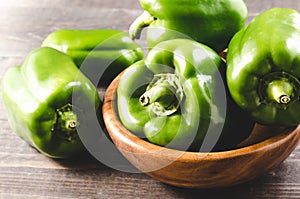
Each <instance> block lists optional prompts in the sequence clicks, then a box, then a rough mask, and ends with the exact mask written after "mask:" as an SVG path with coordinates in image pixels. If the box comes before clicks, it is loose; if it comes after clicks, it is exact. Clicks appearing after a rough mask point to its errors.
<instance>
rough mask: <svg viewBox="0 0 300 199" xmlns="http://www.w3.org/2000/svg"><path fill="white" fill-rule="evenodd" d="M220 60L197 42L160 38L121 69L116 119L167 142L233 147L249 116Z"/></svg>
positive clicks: (244, 131) (208, 147)
mask: <svg viewBox="0 0 300 199" xmlns="http://www.w3.org/2000/svg"><path fill="white" fill-rule="evenodd" d="M224 66H225V65H224V63H223V62H222V60H221V58H220V57H219V56H218V54H217V53H216V52H215V51H213V50H212V49H210V48H208V47H207V46H205V45H203V44H200V43H198V42H195V41H192V40H188V39H174V40H168V41H164V42H161V43H160V44H158V45H157V46H155V47H154V48H153V49H152V50H151V51H150V52H149V54H148V55H147V57H146V59H145V61H139V62H136V63H135V64H133V65H131V66H130V67H128V68H127V69H126V70H125V72H124V74H123V75H122V77H121V79H120V82H119V85H118V89H117V96H118V97H117V105H118V113H119V116H120V120H121V122H122V123H123V125H124V126H125V127H126V128H127V129H129V130H130V131H132V132H134V133H135V134H136V135H139V136H141V137H146V138H147V139H148V140H149V141H150V142H152V143H155V144H158V145H161V146H167V147H169V148H175V149H181V150H185V149H187V150H192V151H196V150H200V151H210V150H211V149H212V148H213V150H223V149H228V148H231V147H234V146H235V145H237V143H239V142H240V141H241V140H243V139H244V138H246V137H247V136H248V135H249V133H250V132H251V130H252V127H253V122H251V120H249V117H247V116H245V115H244V113H243V112H242V111H241V109H239V108H238V107H237V106H236V105H235V104H233V103H232V100H231V99H230V96H229V95H228V93H227V89H226V86H225V82H224V76H225V74H224ZM219 136H220V139H219V140H218V138H219ZM204 140H205V141H204ZM217 140H218V142H217ZM216 142H217V143H216ZM202 143H204V145H202ZM201 145H202V146H201Z"/></svg>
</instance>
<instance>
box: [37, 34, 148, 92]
mask: <svg viewBox="0 0 300 199" xmlns="http://www.w3.org/2000/svg"><path fill="white" fill-rule="evenodd" d="M42 46H48V47H52V48H55V49H57V50H59V51H62V52H64V53H66V54H67V55H69V56H70V57H71V58H72V59H73V60H74V62H75V63H76V65H77V66H78V67H79V68H80V69H81V71H82V72H83V73H84V74H85V75H86V76H87V77H88V78H89V79H90V80H91V81H92V82H93V83H94V84H95V85H97V86H104V87H106V86H107V85H108V84H109V83H110V82H111V81H112V80H113V78H114V77H115V76H116V75H117V74H119V73H120V72H121V71H122V70H124V69H125V68H126V67H128V66H130V65H131V64H133V63H134V62H136V61H138V60H141V59H142V58H143V57H144V51H143V48H142V47H141V46H140V45H139V44H137V43H136V42H134V41H132V40H131V39H130V37H129V34H128V33H126V32H124V31H121V30H113V29H92V30H57V31H54V32H52V33H51V34H49V35H48V37H47V38H46V39H45V40H44V41H43V43H42ZM100 77H101V78H102V79H100V80H99V78H100Z"/></svg>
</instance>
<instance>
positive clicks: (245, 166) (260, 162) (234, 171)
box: [103, 74, 300, 188]
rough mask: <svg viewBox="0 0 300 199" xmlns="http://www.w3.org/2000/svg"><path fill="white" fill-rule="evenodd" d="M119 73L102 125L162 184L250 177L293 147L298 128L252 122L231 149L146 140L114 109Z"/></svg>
mask: <svg viewBox="0 0 300 199" xmlns="http://www.w3.org/2000/svg"><path fill="white" fill-rule="evenodd" d="M120 76H121V74H120V75H119V76H118V77H117V78H116V79H115V80H114V81H113V82H112V83H111V85H110V86H109V88H108V89H107V92H106V96H105V102H104V105H103V117H104V122H105V125H106V128H107V130H108V133H109V135H110V137H111V138H112V140H113V142H114V144H115V146H116V147H117V148H118V149H119V150H120V152H121V153H122V154H123V155H124V157H125V158H127V159H128V160H129V162H131V163H132V164H133V165H134V166H135V167H136V168H138V169H139V170H140V171H142V172H144V173H146V174H147V175H149V176H151V177H153V178H154V179H157V180H159V181H161V182H164V183H166V184H170V185H173V186H178V187H189V188H218V187H226V186H232V185H236V184H239V183H243V182H246V181H249V180H251V179H253V178H255V177H257V176H260V175H261V174H263V173H265V172H266V171H268V170H270V169H272V168H274V167H276V166H277V165H278V164H280V163H281V162H282V161H283V160H285V159H286V158H287V157H288V156H289V155H290V153H291V152H292V151H293V150H294V149H295V147H296V146H297V145H298V142H299V139H300V126H298V127H294V128H271V127H265V126H260V125H256V126H255V128H254V129H253V132H252V133H251V135H250V137H249V138H248V139H247V140H245V141H244V142H243V143H241V144H240V145H239V146H238V147H237V148H236V149H233V150H229V151H224V152H211V153H199V152H184V151H178V150H173V149H168V148H164V147H160V146H157V145H154V144H151V143H149V142H147V141H145V140H143V139H140V138H138V137H137V136H135V135H134V134H132V133H131V132H129V131H128V130H127V129H126V128H125V127H124V126H122V124H121V122H120V121H119V118H118V114H117V111H116V108H115V104H116V88H117V85H118V82H119V78H120Z"/></svg>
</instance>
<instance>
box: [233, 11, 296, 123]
mask: <svg viewBox="0 0 300 199" xmlns="http://www.w3.org/2000/svg"><path fill="white" fill-rule="evenodd" d="M227 65H228V70H227V81H228V86H229V90H230V93H231V95H232V97H233V99H234V100H235V102H236V103H237V104H238V105H239V106H240V107H242V108H243V109H244V110H246V111H247V112H249V113H250V114H251V116H252V117H253V118H255V120H256V121H258V122H259V123H262V124H267V125H283V126H293V125H297V124H300V112H299V110H300V99H299V96H300V14H299V13H298V12H297V11H295V10H293V9H289V8H272V9H270V10H267V11H265V12H263V13H261V14H260V15H258V16H256V17H255V18H254V19H253V20H252V21H251V22H250V23H249V25H248V27H245V28H244V29H243V30H241V31H240V32H238V33H237V34H236V35H235V36H234V38H233V39H232V41H231V42H230V45H229V48H228V54H227Z"/></svg>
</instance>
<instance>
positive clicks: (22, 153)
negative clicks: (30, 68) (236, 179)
mask: <svg viewBox="0 0 300 199" xmlns="http://www.w3.org/2000/svg"><path fill="white" fill-rule="evenodd" d="M245 2H246V4H247V6H248V9H249V20H250V19H252V18H253V16H255V15H257V14H258V13H260V12H262V11H264V10H266V9H268V8H271V7H291V8H295V9H297V10H298V11H300V3H299V1H297V0H286V1H282V0H265V1H261V0H245ZM141 12H142V10H141V8H140V5H139V3H138V0H84V1H82V0H13V1H6V0H2V1H0V81H1V79H2V76H3V74H4V71H5V70H6V69H7V68H8V67H11V66H14V65H19V64H21V63H22V62H23V60H24V58H25V56H26V55H27V54H28V53H29V51H31V50H33V49H35V48H38V47H39V46H40V45H41V42H42V40H43V39H44V38H45V37H46V36H47V35H48V34H49V33H51V32H52V31H54V30H57V29H62V28H69V29H75V28H78V29H93V28H117V29H122V30H127V29H128V27H129V25H130V23H131V22H132V21H133V20H134V19H135V17H137V16H138V15H139V14H140V13H141ZM249 20H248V21H249ZM0 146H1V147H0V198H1V199H13V198H21V199H23V198H28V199H35V198H53V199H54V198H66V199H68V198H70V199H71V198H85V199H86V198H162V196H163V198H166V199H169V198H170V199H171V198H200V197H202V198H249V199H250V198H251V199H255V198H300V145H298V147H297V148H296V149H295V150H294V151H293V153H292V154H291V155H290V156H289V157H288V158H287V159H286V160H285V161H284V162H283V163H281V164H280V165H279V166H277V167H276V168H274V169H272V170H271V171H269V172H267V173H265V174H264V175H263V176H261V177H259V178H257V179H254V180H252V181H250V182H248V183H245V184H242V185H238V186H234V187H230V188H225V189H218V190H195V189H183V188H175V187H172V186H168V185H165V184H163V183H160V182H159V181H157V180H154V179H152V178H150V177H148V176H147V175H145V174H141V173H136V174H132V173H124V172H120V171H117V170H114V169H111V168H109V167H107V166H105V165H103V164H101V163H100V162H98V161H97V160H95V159H93V158H92V157H86V158H81V159H77V160H52V159H49V158H46V157H44V156H43V155H41V154H39V153H38V152H36V150H34V149H33V148H31V147H29V146H28V145H27V144H26V143H24V141H22V140H21V139H20V138H18V137H17V136H16V135H15V134H14V132H12V131H11V129H10V127H9V124H8V121H7V117H6V114H5V111H4V107H3V104H2V99H1V96H0Z"/></svg>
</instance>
